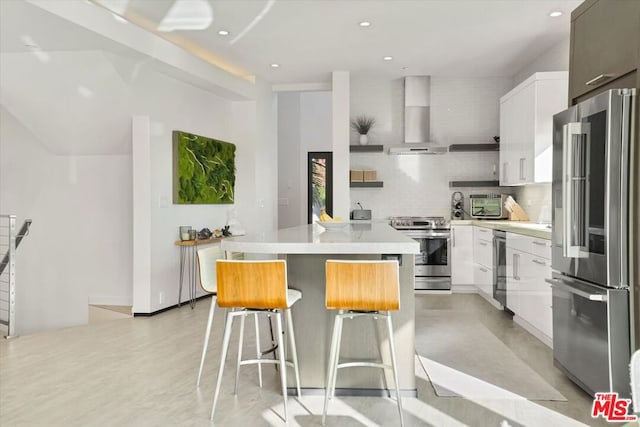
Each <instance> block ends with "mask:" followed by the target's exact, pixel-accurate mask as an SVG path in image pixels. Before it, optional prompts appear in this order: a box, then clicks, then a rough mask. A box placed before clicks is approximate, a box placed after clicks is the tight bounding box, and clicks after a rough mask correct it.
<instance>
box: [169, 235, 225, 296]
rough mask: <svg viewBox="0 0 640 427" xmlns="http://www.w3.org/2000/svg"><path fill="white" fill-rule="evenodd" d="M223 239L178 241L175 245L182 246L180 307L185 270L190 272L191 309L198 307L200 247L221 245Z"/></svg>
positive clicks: (179, 290)
mask: <svg viewBox="0 0 640 427" xmlns="http://www.w3.org/2000/svg"><path fill="white" fill-rule="evenodd" d="M221 240H222V238H221V237H212V238H210V239H195V240H176V241H175V245H176V246H180V287H179V289H178V307H180V304H181V303H182V283H183V281H184V273H185V270H188V273H187V274H188V280H189V305H190V306H191V308H194V307H195V306H196V283H197V281H198V279H197V277H196V276H197V275H198V263H197V260H196V251H197V250H198V246H201V245H209V244H212V243H219V242H220V241H221Z"/></svg>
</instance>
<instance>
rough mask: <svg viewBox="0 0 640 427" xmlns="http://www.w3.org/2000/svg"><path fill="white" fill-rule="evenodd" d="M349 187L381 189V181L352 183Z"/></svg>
mask: <svg viewBox="0 0 640 427" xmlns="http://www.w3.org/2000/svg"><path fill="white" fill-rule="evenodd" d="M349 186H350V187H352V188H353V187H359V188H382V181H365V182H360V181H352V182H351V183H350V185H349Z"/></svg>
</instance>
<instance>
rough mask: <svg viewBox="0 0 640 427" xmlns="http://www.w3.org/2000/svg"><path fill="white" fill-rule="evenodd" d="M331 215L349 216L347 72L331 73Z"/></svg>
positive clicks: (345, 217) (344, 217)
mask: <svg viewBox="0 0 640 427" xmlns="http://www.w3.org/2000/svg"><path fill="white" fill-rule="evenodd" d="M332 80H333V82H332V83H333V91H332V107H333V108H332V110H333V147H332V151H333V216H339V217H342V218H343V219H345V220H346V219H348V218H349V207H350V204H351V201H350V195H349V72H348V71H334V72H333V74H332Z"/></svg>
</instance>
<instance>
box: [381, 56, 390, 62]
mask: <svg viewBox="0 0 640 427" xmlns="http://www.w3.org/2000/svg"><path fill="white" fill-rule="evenodd" d="M382 59H384V60H385V61H391V60H392V59H393V56H385V57H384V58H382Z"/></svg>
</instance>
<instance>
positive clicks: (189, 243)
mask: <svg viewBox="0 0 640 427" xmlns="http://www.w3.org/2000/svg"><path fill="white" fill-rule="evenodd" d="M221 240H222V237H211V238H209V239H195V240H176V241H175V244H176V246H199V245H208V244H210V243H218V242H219V241H221Z"/></svg>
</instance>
